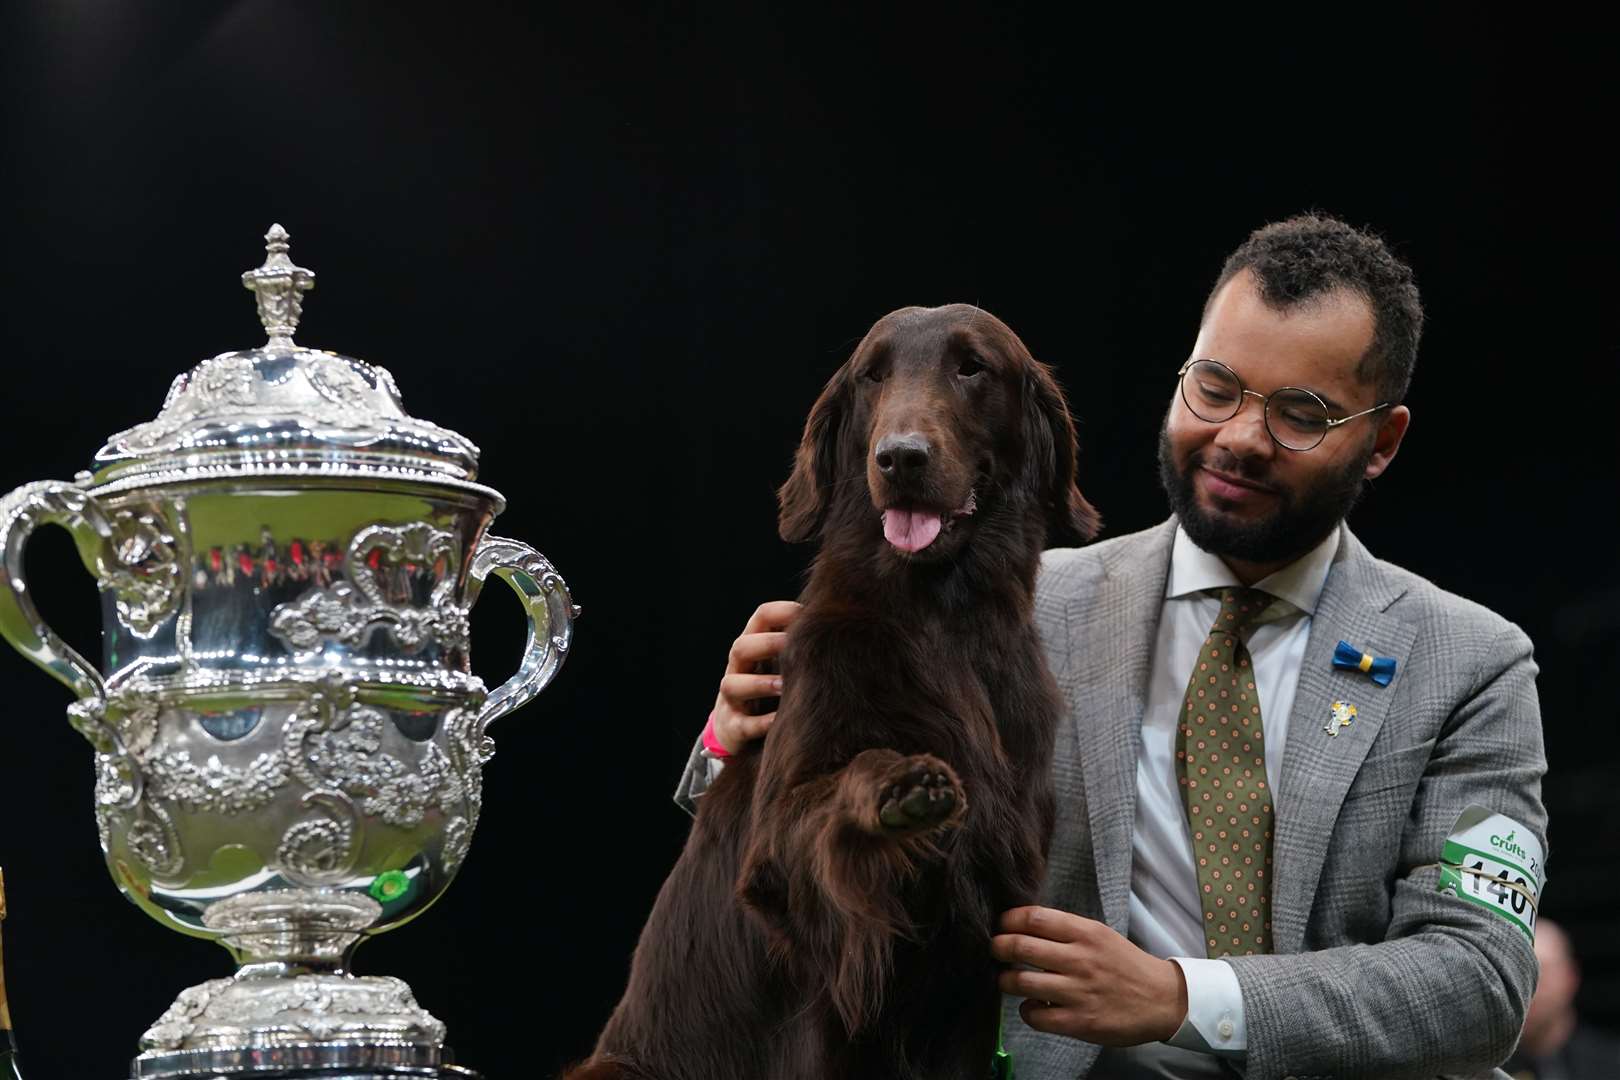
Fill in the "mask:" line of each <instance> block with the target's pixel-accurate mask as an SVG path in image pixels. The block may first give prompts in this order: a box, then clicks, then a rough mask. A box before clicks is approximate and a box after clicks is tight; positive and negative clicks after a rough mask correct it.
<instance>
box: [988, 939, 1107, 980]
mask: <svg viewBox="0 0 1620 1080" xmlns="http://www.w3.org/2000/svg"><path fill="white" fill-rule="evenodd" d="M990 955H991V956H993V957H995V958H996V959H997V960H1000V961H1001V962H1002V963H1003V964H1028V965H1029V966H1031V967H1038V968H1045V969H1046V970H1047V971H1062V972H1069V973H1070V974H1074V975H1078V974H1080V972H1079V971H1077V970H1073V969H1075V968H1076V967H1077V966H1078V965H1079V964H1080V963H1082V962H1083V957H1084V954H1083V952H1082V951H1081V950H1078V949H1076V948H1075V947H1074V945H1073V944H1070V943H1062V942H1056V941H1048V940H1047V939H1045V938H1038V937H1032V936H1030V935H1029V934H997V935H996V936H995V937H993V938H991V939H990Z"/></svg>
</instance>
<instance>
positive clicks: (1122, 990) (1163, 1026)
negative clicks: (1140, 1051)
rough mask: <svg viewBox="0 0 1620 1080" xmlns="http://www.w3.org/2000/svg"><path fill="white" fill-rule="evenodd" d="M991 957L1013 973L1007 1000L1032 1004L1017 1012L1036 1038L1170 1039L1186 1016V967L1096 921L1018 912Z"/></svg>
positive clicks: (1003, 980)
mask: <svg viewBox="0 0 1620 1080" xmlns="http://www.w3.org/2000/svg"><path fill="white" fill-rule="evenodd" d="M1001 929H1002V931H1003V932H1002V933H1000V934H998V935H996V936H995V937H994V938H992V939H991V941H990V953H991V955H992V956H994V957H995V958H996V959H997V960H1000V961H1002V962H1003V963H1007V964H1028V965H1030V966H1031V967H1036V968H1040V969H1041V970H1039V971H1025V970H1021V969H1014V970H1011V971H1004V972H1002V973H1001V976H1000V980H999V981H1000V984H1001V990H1002V992H1003V993H1006V994H1011V995H1013V996H1014V997H1021V998H1026V999H1028V1000H1026V1001H1025V1002H1024V1003H1023V1004H1022V1005H1020V1006H1019V1007H1018V1012H1019V1014H1020V1015H1021V1016H1023V1018H1024V1023H1026V1024H1028V1025H1029V1026H1030V1027H1032V1028H1034V1029H1035V1030H1036V1031H1049V1032H1051V1033H1052V1034H1054V1035H1068V1036H1070V1037H1071V1038H1076V1039H1084V1040H1085V1041H1086V1042H1092V1043H1099V1044H1101V1045H1103V1046H1135V1045H1137V1044H1138V1043H1146V1042H1155V1041H1158V1040H1161V1039H1168V1038H1169V1037H1170V1036H1172V1035H1174V1034H1175V1033H1176V1029H1177V1028H1179V1027H1181V1022H1182V1021H1183V1020H1185V1019H1186V1017H1187V982H1186V979H1185V978H1183V977H1182V974H1181V965H1179V964H1177V963H1176V962H1175V961H1173V960H1161V959H1159V958H1158V957H1156V956H1149V955H1148V954H1147V953H1145V952H1143V951H1142V950H1141V949H1138V948H1137V947H1136V946H1135V945H1132V944H1131V943H1130V942H1129V941H1127V940H1126V939H1125V938H1123V937H1121V936H1120V935H1118V934H1116V933H1115V932H1114V931H1113V930H1110V929H1109V928H1108V927H1107V926H1106V925H1104V924H1103V923H1100V922H1097V921H1095V920H1093V919H1086V918H1082V917H1081V916H1079V915H1071V914H1069V913H1068V912H1066V911H1056V910H1054V909H1052V908H1044V907H1021V908H1013V909H1012V910H1011V911H1007V912H1004V913H1003V914H1002V916H1001Z"/></svg>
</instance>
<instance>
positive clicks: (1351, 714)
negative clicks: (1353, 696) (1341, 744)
mask: <svg viewBox="0 0 1620 1080" xmlns="http://www.w3.org/2000/svg"><path fill="white" fill-rule="evenodd" d="M1332 709H1333V713H1332V716H1330V717H1329V718H1328V722H1327V726H1326V727H1324V728H1323V729H1322V730H1323V731H1325V732H1327V733H1328V734H1329V735H1332V736H1335V737H1337V736H1338V734H1339V729H1340V728H1347V727H1349V726H1350V721H1352V720H1354V719H1355V718H1356V707H1355V706H1354V705H1351V704H1350V703H1349V702H1346V701H1335V702H1334V703H1333V706H1332Z"/></svg>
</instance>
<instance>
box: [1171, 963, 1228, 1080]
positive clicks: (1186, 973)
mask: <svg viewBox="0 0 1620 1080" xmlns="http://www.w3.org/2000/svg"><path fill="white" fill-rule="evenodd" d="M1170 959H1172V960H1174V961H1175V962H1176V963H1177V964H1179V965H1181V974H1182V976H1183V977H1184V978H1185V979H1186V980H1187V1018H1186V1019H1185V1020H1183V1021H1182V1022H1181V1027H1180V1028H1178V1029H1177V1030H1176V1033H1175V1034H1174V1035H1172V1036H1170V1038H1168V1039H1166V1040H1165V1042H1167V1043H1168V1044H1169V1045H1171V1046H1177V1047H1180V1048H1181V1049H1183V1050H1196V1051H1198V1052H1200V1053H1204V1054H1215V1055H1218V1056H1220V1057H1223V1058H1242V1057H1246V1056H1247V1054H1248V1049H1249V1031H1248V1028H1247V1027H1245V1026H1244V1023H1243V987H1241V986H1240V985H1238V977H1237V972H1236V971H1233V970H1232V965H1231V964H1228V963H1226V962H1224V961H1221V960H1206V959H1203V958H1201V957H1200V958H1197V959H1194V958H1192V957H1186V956H1172V957H1171V958H1170Z"/></svg>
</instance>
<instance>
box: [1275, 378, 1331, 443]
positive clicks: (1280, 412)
mask: <svg viewBox="0 0 1620 1080" xmlns="http://www.w3.org/2000/svg"><path fill="white" fill-rule="evenodd" d="M1266 426H1267V427H1268V428H1270V429H1271V437H1272V438H1274V439H1276V440H1277V441H1278V442H1280V443H1282V444H1283V445H1284V446H1286V447H1288V448H1289V449H1290V450H1309V449H1311V448H1312V447H1314V446H1315V445H1316V444H1317V443H1319V442H1321V441H1322V436H1324V435H1326V434H1327V429H1328V411H1327V406H1326V405H1323V404H1322V399H1321V398H1319V397H1317V396H1316V395H1315V394H1312V393H1309V392H1307V391H1304V390H1294V389H1290V388H1286V387H1285V388H1284V389H1282V390H1279V391H1277V392H1276V393H1275V394H1272V395H1271V400H1270V401H1268V402H1266Z"/></svg>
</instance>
